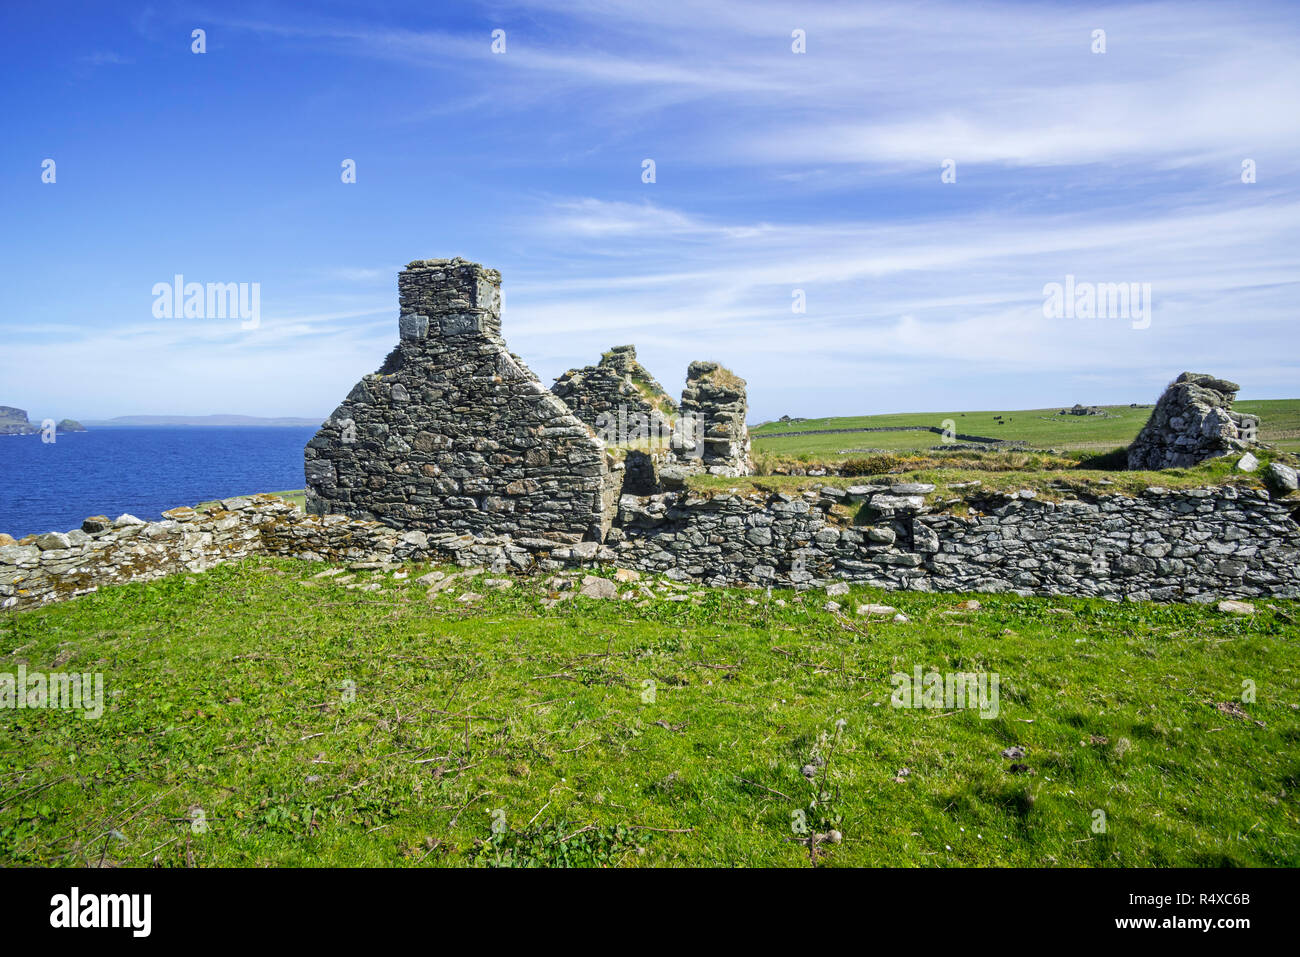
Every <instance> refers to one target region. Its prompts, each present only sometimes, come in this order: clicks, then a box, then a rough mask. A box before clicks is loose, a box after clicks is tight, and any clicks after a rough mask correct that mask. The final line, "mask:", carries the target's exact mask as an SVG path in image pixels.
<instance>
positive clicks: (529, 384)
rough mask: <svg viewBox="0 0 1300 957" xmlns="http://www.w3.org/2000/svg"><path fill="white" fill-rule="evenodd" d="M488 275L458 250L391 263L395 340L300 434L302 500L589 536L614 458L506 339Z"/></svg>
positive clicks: (390, 514) (372, 515)
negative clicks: (375, 365) (401, 266)
mask: <svg viewBox="0 0 1300 957" xmlns="http://www.w3.org/2000/svg"><path fill="white" fill-rule="evenodd" d="M500 283H501V277H500V274H499V273H498V272H496V271H495V270H491V269H485V268H484V267H482V266H479V265H477V264H475V263H468V262H465V261H464V260H459V259H454V260H422V261H417V262H413V263H411V264H410V265H409V266H408V267H407V269H406V270H405V271H404V272H402V273H401V274H400V275H399V277H398V289H399V298H400V304H401V318H400V320H399V331H400V334H401V341H400V342H399V344H398V346H397V348H396V349H394V350H393V352H392V353H390V355H389V356H388V358H387V359H386V360H385V362H384V364H383V366H382V367H381V368H380V370H379V371H378V372H377V373H375V374H373V375H368V376H366V377H365V378H363V379H362V380H361V381H360V382H358V383H357V385H356V386H355V387H354V388H353V389H352V391H351V392H350V393H348V396H347V398H346V399H345V400H344V401H343V403H342V404H341V405H340V406H339V407H338V408H337V409H336V410H335V411H334V414H333V415H331V416H330V418H329V420H328V421H326V422H325V424H324V425H323V426H322V427H321V429H320V431H319V432H317V434H316V436H315V437H314V438H312V440H311V441H310V442H309V443H308V445H307V449H306V461H305V471H306V479H307V506H308V511H310V512H312V513H313V514H341V515H347V516H351V517H355V518H366V519H374V520H376V521H379V522H382V523H384V524H387V525H390V526H392V527H394V528H401V529H422V530H426V531H454V532H468V533H471V534H477V535H494V534H513V535H522V536H540V537H549V538H554V539H557V540H559V541H569V542H576V541H580V540H582V539H584V538H593V539H599V538H600V537H601V536H603V534H604V531H605V529H607V528H608V526H609V521H610V519H611V518H612V511H611V510H610V509H609V508H608V505H609V503H610V502H611V501H612V498H613V496H614V495H615V494H616V493H617V489H618V487H619V484H620V479H619V477H618V476H617V475H616V474H615V466H614V464H613V462H612V460H610V459H609V457H608V456H607V454H606V452H605V449H604V446H603V445H602V444H601V443H600V442H599V441H598V440H597V439H596V438H595V436H593V435H592V434H591V432H590V430H589V429H588V428H587V426H586V425H585V424H584V423H583V422H581V421H580V420H579V419H578V418H576V417H575V416H574V415H573V414H572V413H571V412H570V410H569V409H568V407H567V406H566V405H565V404H564V402H562V401H561V400H560V399H558V398H556V396H554V395H553V394H551V392H550V391H549V390H547V389H546V388H545V386H543V385H542V384H541V382H540V381H538V379H537V377H536V376H535V375H534V374H533V373H532V371H531V370H530V369H529V368H528V366H527V365H526V364H525V363H524V361H523V360H522V359H520V358H519V357H518V356H516V355H514V354H512V353H511V352H510V351H509V349H508V348H507V347H506V343H505V341H504V340H503V339H502V338H501V335H500V332H501V314H500V308H501V306H500V303H501V297H500Z"/></svg>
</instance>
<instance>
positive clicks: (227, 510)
mask: <svg viewBox="0 0 1300 957" xmlns="http://www.w3.org/2000/svg"><path fill="white" fill-rule="evenodd" d="M930 491H931V489H930V488H929V487H928V486H924V485H901V484H899V485H862V486H853V487H850V488H848V489H843V488H831V487H823V488H821V489H817V490H811V491H808V492H805V493H803V494H801V495H789V494H784V493H775V494H774V493H759V492H755V493H751V494H739V493H732V492H723V493H718V494H707V495H706V494H700V493H696V492H691V491H681V492H667V493H661V494H658V495H651V496H635V495H625V496H623V497H622V499H621V500H620V501H619V503H618V515H617V520H616V522H615V524H614V525H613V527H612V528H611V529H610V531H609V534H608V535H607V537H606V541H605V542H604V543H601V542H596V541H593V540H586V541H580V542H574V543H567V544H561V543H558V542H557V541H556V540H554V539H547V538H537V537H528V536H523V537H515V536H510V535H486V536H485V535H474V534H470V533H468V532H459V533H458V532H453V531H441V532H432V533H427V532H424V531H422V530H419V529H405V530H402V529H395V528H393V527H391V526H389V525H386V524H384V523H381V522H376V521H373V520H367V519H355V518H349V517H347V516H342V515H309V514H305V513H303V512H301V511H299V510H297V509H296V508H295V507H294V506H293V505H291V504H290V503H288V502H286V501H284V500H282V499H279V498H275V497H273V496H269V495H258V496H251V497H244V498H234V499H226V500H225V501H223V502H221V503H220V504H219V505H217V506H214V507H212V508H209V509H207V510H203V511H200V510H196V509H192V508H178V509H173V510H171V511H169V512H166V513H165V514H164V519H163V521H161V522H142V521H140V520H139V519H136V518H133V517H131V516H129V515H123V516H120V517H119V518H117V519H116V520H111V521H110V520H109V519H108V518H105V517H104V516H96V517H94V518H90V519H87V520H86V521H85V522H84V523H83V525H82V527H81V528H80V529H78V530H75V531H72V532H67V533H50V534H46V535H38V536H28V537H27V538H25V539H23V540H22V541H21V542H18V543H15V544H7V545H0V608H4V609H10V608H19V609H21V608H28V607H32V606H36V605H41V604H44V603H47V602H51V601H59V600H63V599H67V598H72V597H75V596H77V595H82V594H86V593H88V592H93V591H96V590H98V589H99V588H101V587H103V586H106V585H116V584H125V583H128V582H137V581H149V580H152V579H157V578H161V577H163V576H165V575H171V574H179V573H192V572H201V571H204V570H206V569H208V568H211V567H213V566H215V565H218V564H221V563H223V562H228V561H236V560H239V559H241V558H245V557H250V556H257V555H266V556H276V557H291V558H299V559H305V560H310V561H324V562H333V563H338V562H349V563H352V562H364V563H400V562H436V563H449V564H458V565H462V566H479V565H481V566H485V567H488V568H490V569H491V570H492V571H493V572H495V573H498V574H500V573H509V572H513V573H520V574H527V573H535V572H546V571H555V570H558V569H561V568H566V567H593V566H597V565H602V564H604V565H617V566H622V567H628V568H635V569H638V570H640V571H644V572H650V573H662V574H665V575H667V576H669V577H671V578H676V579H679V580H692V581H699V582H704V583H707V584H710V585H757V586H764V585H775V586H786V587H789V586H793V587H796V588H807V587H823V586H827V585H831V584H835V583H840V582H845V583H864V584H869V585H874V586H878V587H881V588H886V589H910V590H919V591H974V592H1016V593H1019V594H1025V595H1075V596H1085V597H1087V596H1096V597H1103V598H1110V599H1140V600H1152V601H1162V602H1171V601H1194V602H1202V601H1211V600H1214V599H1219V598H1250V597H1261V596H1274V597H1280V598H1300V525H1297V523H1296V519H1295V516H1294V514H1293V512H1292V510H1293V509H1295V507H1296V502H1295V501H1294V500H1293V499H1290V498H1283V499H1274V498H1272V497H1271V496H1270V494H1269V493H1268V492H1265V491H1263V490H1261V489H1255V488H1244V487H1235V486H1225V487H1221V488H1202V489H1184V490H1178V491H1170V490H1166V489H1149V490H1147V492H1146V493H1144V494H1143V495H1141V496H1138V497H1127V496H1121V495H1113V496H1099V497H1097V498H1095V499H1090V500H1078V499H1076V500H1068V501H1063V502H1045V501H1041V500H1039V499H1037V498H1034V497H1027V496H1025V495H1024V493H1021V494H1018V495H1011V496H1007V495H983V496H981V495H980V494H979V493H978V492H973V493H971V494H969V495H968V496H966V497H965V498H961V499H958V500H949V501H947V502H945V503H944V504H942V505H939V506H935V505H931V504H927V495H928V493H929V492H930ZM855 512H857V513H858V514H857V515H856V519H858V520H861V523H859V521H858V520H855V515H854V513H855Z"/></svg>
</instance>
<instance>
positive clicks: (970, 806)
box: [0, 560, 1300, 867]
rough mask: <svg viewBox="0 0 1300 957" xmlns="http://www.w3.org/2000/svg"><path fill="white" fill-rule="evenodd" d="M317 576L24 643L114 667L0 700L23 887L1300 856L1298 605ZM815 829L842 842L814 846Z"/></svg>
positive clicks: (4, 629)
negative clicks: (436, 588) (921, 682)
mask: <svg viewBox="0 0 1300 957" xmlns="http://www.w3.org/2000/svg"><path fill="white" fill-rule="evenodd" d="M322 568H323V566H321V565H319V564H309V563H303V562H293V561H251V560H250V561H246V562H243V563H241V564H238V565H231V566H225V567H221V568H218V569H215V570H213V571H211V572H208V573H206V574H203V575H194V576H175V577H172V578H168V579H165V580H162V581H158V582H153V583H149V584H140V585H129V586H124V587H116V588H106V589H104V590H102V591H100V592H98V593H96V594H92V595H88V596H85V597H82V598H79V599H77V600H75V601H72V602H68V603H66V604H62V605H58V606H53V607H48V608H44V609H38V610H33V611H28V612H22V613H16V614H7V615H5V616H3V617H2V618H0V672H10V673H13V672H14V671H15V670H16V668H17V667H18V665H19V664H20V663H25V664H26V666H27V668H28V669H29V670H37V669H42V670H63V671H72V670H76V671H99V672H102V673H103V674H104V679H105V692H106V700H107V708H106V711H105V713H104V715H103V717H102V718H100V719H99V720H97V721H91V720H85V719H84V718H83V717H82V716H80V715H79V714H76V713H73V712H67V711H51V710H21V711H18V710H11V709H3V710H0V782H3V784H2V785H0V864H7V865H91V866H95V865H103V866H147V865H150V864H153V863H155V862H156V863H157V864H160V865H174V866H220V865H243V866H262V865H312V864H330V865H343V864H368V865H398V866H413V867H414V866H421V867H428V866H455V865H500V864H515V865H525V864H538V863H545V864H560V865H585V864H592V865H616V866H640V865H704V866H736V865H746V866H762V865H787V866H809V865H810V864H811V863H813V861H814V860H816V862H817V863H818V864H822V865H831V866H838V865H890V866H952V865H1020V866H1042V865H1062V866H1093V865H1096V866H1111V865H1130V866H1172V865H1193V866H1200V865H1209V866H1218V865H1225V864H1226V865H1232V864H1239V865H1290V866H1294V865H1297V864H1300V786H1298V784H1297V782H1298V781H1300V748H1298V747H1297V744H1298V743H1300V710H1297V709H1300V671H1298V670H1297V665H1296V661H1297V657H1296V649H1297V642H1298V641H1300V627H1298V626H1297V619H1298V618H1300V603H1296V602H1284V601H1275V602H1265V603H1260V605H1259V609H1258V613H1257V614H1255V615H1253V616H1248V617H1236V616H1232V615H1227V614H1222V613H1219V612H1217V611H1216V610H1214V609H1213V608H1212V607H1211V608H1206V607H1200V606H1186V605H1177V606H1156V605H1149V604H1140V603H1126V604H1114V603H1107V602H1103V601H1087V600H1070V599H1046V598H1044V599H1028V598H1019V597H1015V596H986V595H981V596H979V601H980V602H981V603H982V606H981V607H979V608H968V607H963V606H962V605H960V604H959V602H961V601H962V599H963V598H964V597H965V596H952V595H929V594H921V593H906V594H890V595H883V594H882V593H880V592H878V591H875V590H872V589H868V588H862V587H859V588H854V589H853V591H852V593H851V594H850V595H849V596H847V597H842V598H839V599H838V601H840V602H841V603H842V604H843V605H844V608H845V610H846V612H847V614H838V615H837V614H832V613H830V612H828V611H825V610H823V609H822V605H823V603H824V601H825V596H824V595H822V594H820V593H816V592H807V593H804V594H803V595H799V596H796V595H795V594H793V593H791V592H782V591H775V592H773V593H772V594H771V595H770V596H769V595H767V594H765V593H763V592H761V591H746V590H739V589H731V590H696V589H694V588H690V587H687V586H685V585H678V584H676V583H667V582H651V583H650V584H649V587H648V592H649V594H650V595H651V596H653V597H644V595H643V593H641V592H639V591H637V592H636V594H635V596H634V600H630V601H618V600H606V601H600V600H596V599H589V598H583V597H577V598H572V599H571V600H569V601H564V602H561V603H558V604H553V605H548V603H549V602H551V601H552V599H553V598H554V597H555V596H556V595H558V594H559V592H557V591H554V590H553V589H552V588H551V587H548V586H547V585H545V584H544V583H542V582H538V581H535V580H534V581H532V582H527V581H521V582H518V583H516V584H515V585H513V586H512V587H510V588H508V589H506V590H503V591H496V590H494V589H493V588H492V587H490V586H489V585H488V584H487V583H486V582H485V581H483V579H482V578H478V579H474V580H468V581H464V582H461V583H459V584H457V585H456V586H453V587H451V588H447V589H445V590H444V591H442V592H440V593H438V594H436V595H434V596H432V597H430V596H427V595H426V593H425V588H424V587H422V586H420V585H418V584H416V583H415V582H414V578H415V576H416V575H418V574H419V573H421V572H422V571H423V570H424V569H422V568H417V569H411V570H410V571H411V574H410V575H409V576H408V577H406V578H403V579H397V578H395V577H394V576H393V575H392V574H391V573H386V572H383V571H361V572H357V573H355V577H354V579H353V580H351V581H350V582H348V583H350V584H353V585H357V584H362V583H367V584H375V585H377V586H378V587H377V588H376V590H373V591H361V590H357V589H348V588H347V587H346V585H345V584H344V583H343V582H341V581H340V580H339V577H335V578H316V577H314V576H315V575H316V574H317V573H318V572H320V571H321V570H322ZM340 577H341V576H340ZM619 587H620V588H621V589H623V590H631V589H632V588H634V587H637V586H629V585H620V586H619ZM474 595H478V596H480V597H477V598H475V597H472V596H474ZM866 601H877V602H879V601H885V602H888V603H889V604H891V605H894V606H896V607H897V608H898V609H899V610H901V611H902V612H904V613H906V615H907V616H908V618H909V619H910V620H909V621H907V622H895V621H893V620H891V619H890V617H888V616H886V617H883V618H875V619H872V620H868V619H867V618H865V617H860V616H858V615H856V614H854V608H855V605H856V604H857V603H859V602H866ZM916 666H920V667H922V668H923V669H926V670H928V669H930V668H935V669H938V670H939V671H940V672H951V671H972V672H973V671H983V672H995V673H997V674H999V675H1000V707H999V711H998V714H997V716H996V717H994V718H991V719H985V718H982V717H981V716H980V715H979V713H978V712H977V711H972V710H962V709H944V710H909V709H904V708H895V707H891V693H892V690H893V688H892V685H891V682H890V675H891V674H892V673H894V672H898V671H902V672H910V671H911V670H912V669H913V668H914V667H916ZM1247 680H1249V682H1251V683H1252V684H1253V686H1254V687H1255V688H1256V689H1257V698H1256V700H1254V701H1246V702H1243V701H1242V700H1241V699H1242V696H1243V690H1242V689H1243V682H1245V681H1247ZM648 682H653V684H648ZM349 688H351V689H354V690H353V692H352V693H349V691H348V689H349ZM648 692H650V693H648ZM841 720H843V721H844V722H845V724H844V725H843V726H842V729H840V730H838V731H837V722H839V721H841ZM1013 747H1018V748H1021V749H1023V750H1024V756H1023V757H1022V758H1006V757H1003V751H1004V750H1006V749H1009V748H1013ZM1009 753H1010V752H1009ZM805 769H807V772H806V773H805ZM1098 811H1101V812H1104V815H1105V830H1104V831H1100V832H1099V831H1098V830H1096V829H1095V828H1096V823H1097V822H1098V820H1099V818H1098V815H1097V812H1098ZM800 815H802V816H803V817H802V819H804V820H806V821H807V823H808V826H809V827H810V828H812V829H814V830H816V831H819V832H823V833H829V831H830V830H832V829H834V830H836V831H839V832H841V834H842V841H841V842H840V843H838V844H830V843H827V844H823V845H821V846H820V848H819V850H818V852H817V854H816V855H815V857H814V855H813V854H812V853H811V852H810V848H809V846H808V842H807V838H806V836H805V835H802V834H800V833H798V832H797V831H796V826H797V825H796V822H798V821H799V820H801V818H800ZM494 822H495V823H496V825H497V827H496V830H495V831H494V829H493V825H494Z"/></svg>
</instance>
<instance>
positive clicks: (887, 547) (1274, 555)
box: [607, 485, 1300, 601]
mask: <svg viewBox="0 0 1300 957" xmlns="http://www.w3.org/2000/svg"><path fill="white" fill-rule="evenodd" d="M929 491H932V488H931V487H929V486H923V485H910V486H909V485H894V486H883V485H864V486H855V487H851V488H849V489H848V490H845V489H838V488H829V487H827V488H823V489H821V490H819V491H815V492H808V493H805V494H803V495H794V496H792V495H787V494H770V495H769V494H762V493H756V494H755V495H751V496H742V495H739V494H720V495H713V496H706V495H700V494H697V493H693V492H670V493H664V494H661V495H655V496H648V497H636V496H630V495H628V496H624V497H623V499H622V500H621V502H620V508H619V516H618V521H617V523H616V525H615V527H614V529H613V531H612V532H611V534H610V537H609V539H607V544H608V545H609V547H610V549H611V550H612V552H613V554H614V555H615V561H616V562H617V563H618V564H621V565H627V566H630V567H633V568H637V569H639V570H642V571H647V572H662V573H664V574H666V575H669V576H671V577H676V578H683V579H694V580H699V581H704V582H708V583H710V584H717V585H722V584H739V583H750V584H758V585H787V586H788V585H794V586H808V585H824V584H827V583H832V582H836V581H845V582H862V583H866V584H870V585H876V586H879V587H881V588H889V589H913V590H921V591H977V592H1003V591H1014V592H1019V593H1022V594H1026V595H1030V594H1039V595H1077V596H1099V597H1105V598H1129V599H1149V600H1154V601H1208V600H1210V599H1212V598H1216V597H1240V596H1257V595H1273V596H1278V597H1291V598H1295V597H1300V562H1298V559H1300V525H1297V523H1296V520H1295V518H1294V517H1293V515H1292V513H1291V509H1293V508H1295V504H1296V503H1295V502H1282V501H1275V500H1273V499H1271V498H1270V496H1269V494H1268V493H1267V492H1265V491H1263V490H1259V489H1252V488H1238V487H1233V486H1226V487H1221V488H1203V489H1190V490H1180V491H1170V490H1166V489H1159V488H1153V489H1149V490H1147V492H1146V493H1145V494H1143V495H1141V496H1139V497H1136V498H1132V497H1127V496H1121V495H1114V496H1104V497H1098V498H1097V499H1095V500H1070V501H1064V502H1046V501H1040V500H1038V499H1037V498H1036V497H1033V496H1031V495H1030V493H1022V494H1023V497H1022V496H1021V495H1016V496H1001V495H997V496H984V497H980V496H978V495H977V494H976V495H973V496H972V497H969V498H967V499H963V500H961V501H960V502H959V503H957V504H959V505H960V506H961V508H962V509H965V510H968V514H958V513H956V512H954V510H953V509H952V508H950V507H949V508H943V509H940V510H935V509H932V507H931V506H929V505H927V504H926V493H927V492H929ZM858 503H863V504H862V508H863V515H864V516H865V517H866V518H867V522H866V524H861V525H859V524H855V523H853V522H852V521H851V520H850V519H849V518H848V517H847V516H848V513H849V512H850V511H851V509H848V508H838V507H837V506H846V505H852V506H856V505H857V504H858Z"/></svg>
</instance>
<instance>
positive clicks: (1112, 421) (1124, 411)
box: [750, 399, 1300, 459]
mask: <svg viewBox="0 0 1300 957" xmlns="http://www.w3.org/2000/svg"><path fill="white" fill-rule="evenodd" d="M1061 408H1065V406H1058V407H1056V408H1051V409H1017V410H1008V411H1002V412H999V411H985V412H969V411H968V412H916V413H902V414H897V415H859V416H847V417H841V418H825V419H808V420H806V421H804V422H769V423H767V424H765V425H763V426H760V427H759V428H756V429H753V430H751V432H750V435H751V438H752V439H753V445H754V451H755V452H756V453H767V454H772V455H780V456H796V455H809V456H813V457H816V458H827V459H836V458H842V457H844V456H841V455H840V450H841V449H862V448H873V449H889V450H920V449H928V448H931V447H932V446H934V445H938V444H940V443H941V442H942V441H943V440H942V438H941V437H940V436H938V435H935V434H934V433H931V432H860V433H844V434H838V435H807V436H793V437H786V438H764V436H765V435H767V434H769V433H774V432H807V431H812V430H816V429H862V428H882V427H889V426H926V427H928V426H933V427H935V428H943V422H944V420H945V419H951V420H952V421H953V422H954V423H956V427H955V430H956V431H957V432H962V433H966V434H971V435H981V436H988V437H990V438H999V439H1010V440H1022V441H1024V442H1026V443H1028V445H1029V446H1031V447H1033V448H1055V449H1070V450H1084V451H1093V452H1096V451H1107V450H1109V449H1113V448H1115V447H1117V446H1121V445H1128V444H1129V443H1130V442H1132V441H1133V439H1134V438H1136V437H1137V434H1138V432H1140V431H1141V430H1142V426H1143V425H1145V424H1146V421H1147V419H1148V418H1149V417H1150V415H1151V409H1150V408H1137V409H1135V408H1130V407H1129V406H1127V405H1113V406H1103V407H1102V408H1104V409H1105V410H1106V411H1107V412H1108V413H1110V416H1109V417H1102V416H1075V415H1057V414H1056V413H1057V412H1059V411H1060V409H1061ZM1233 409H1234V410H1235V411H1238V412H1248V413H1251V414H1253V415H1258V416H1259V417H1260V438H1261V440H1262V441H1264V442H1269V443H1274V444H1276V445H1277V446H1278V447H1279V448H1282V449H1285V450H1288V451H1297V450H1300V399H1274V400H1256V401H1246V402H1236V403H1234V404H1233ZM996 416H1001V417H1002V418H1001V420H998V419H997V418H995V417H996Z"/></svg>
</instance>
